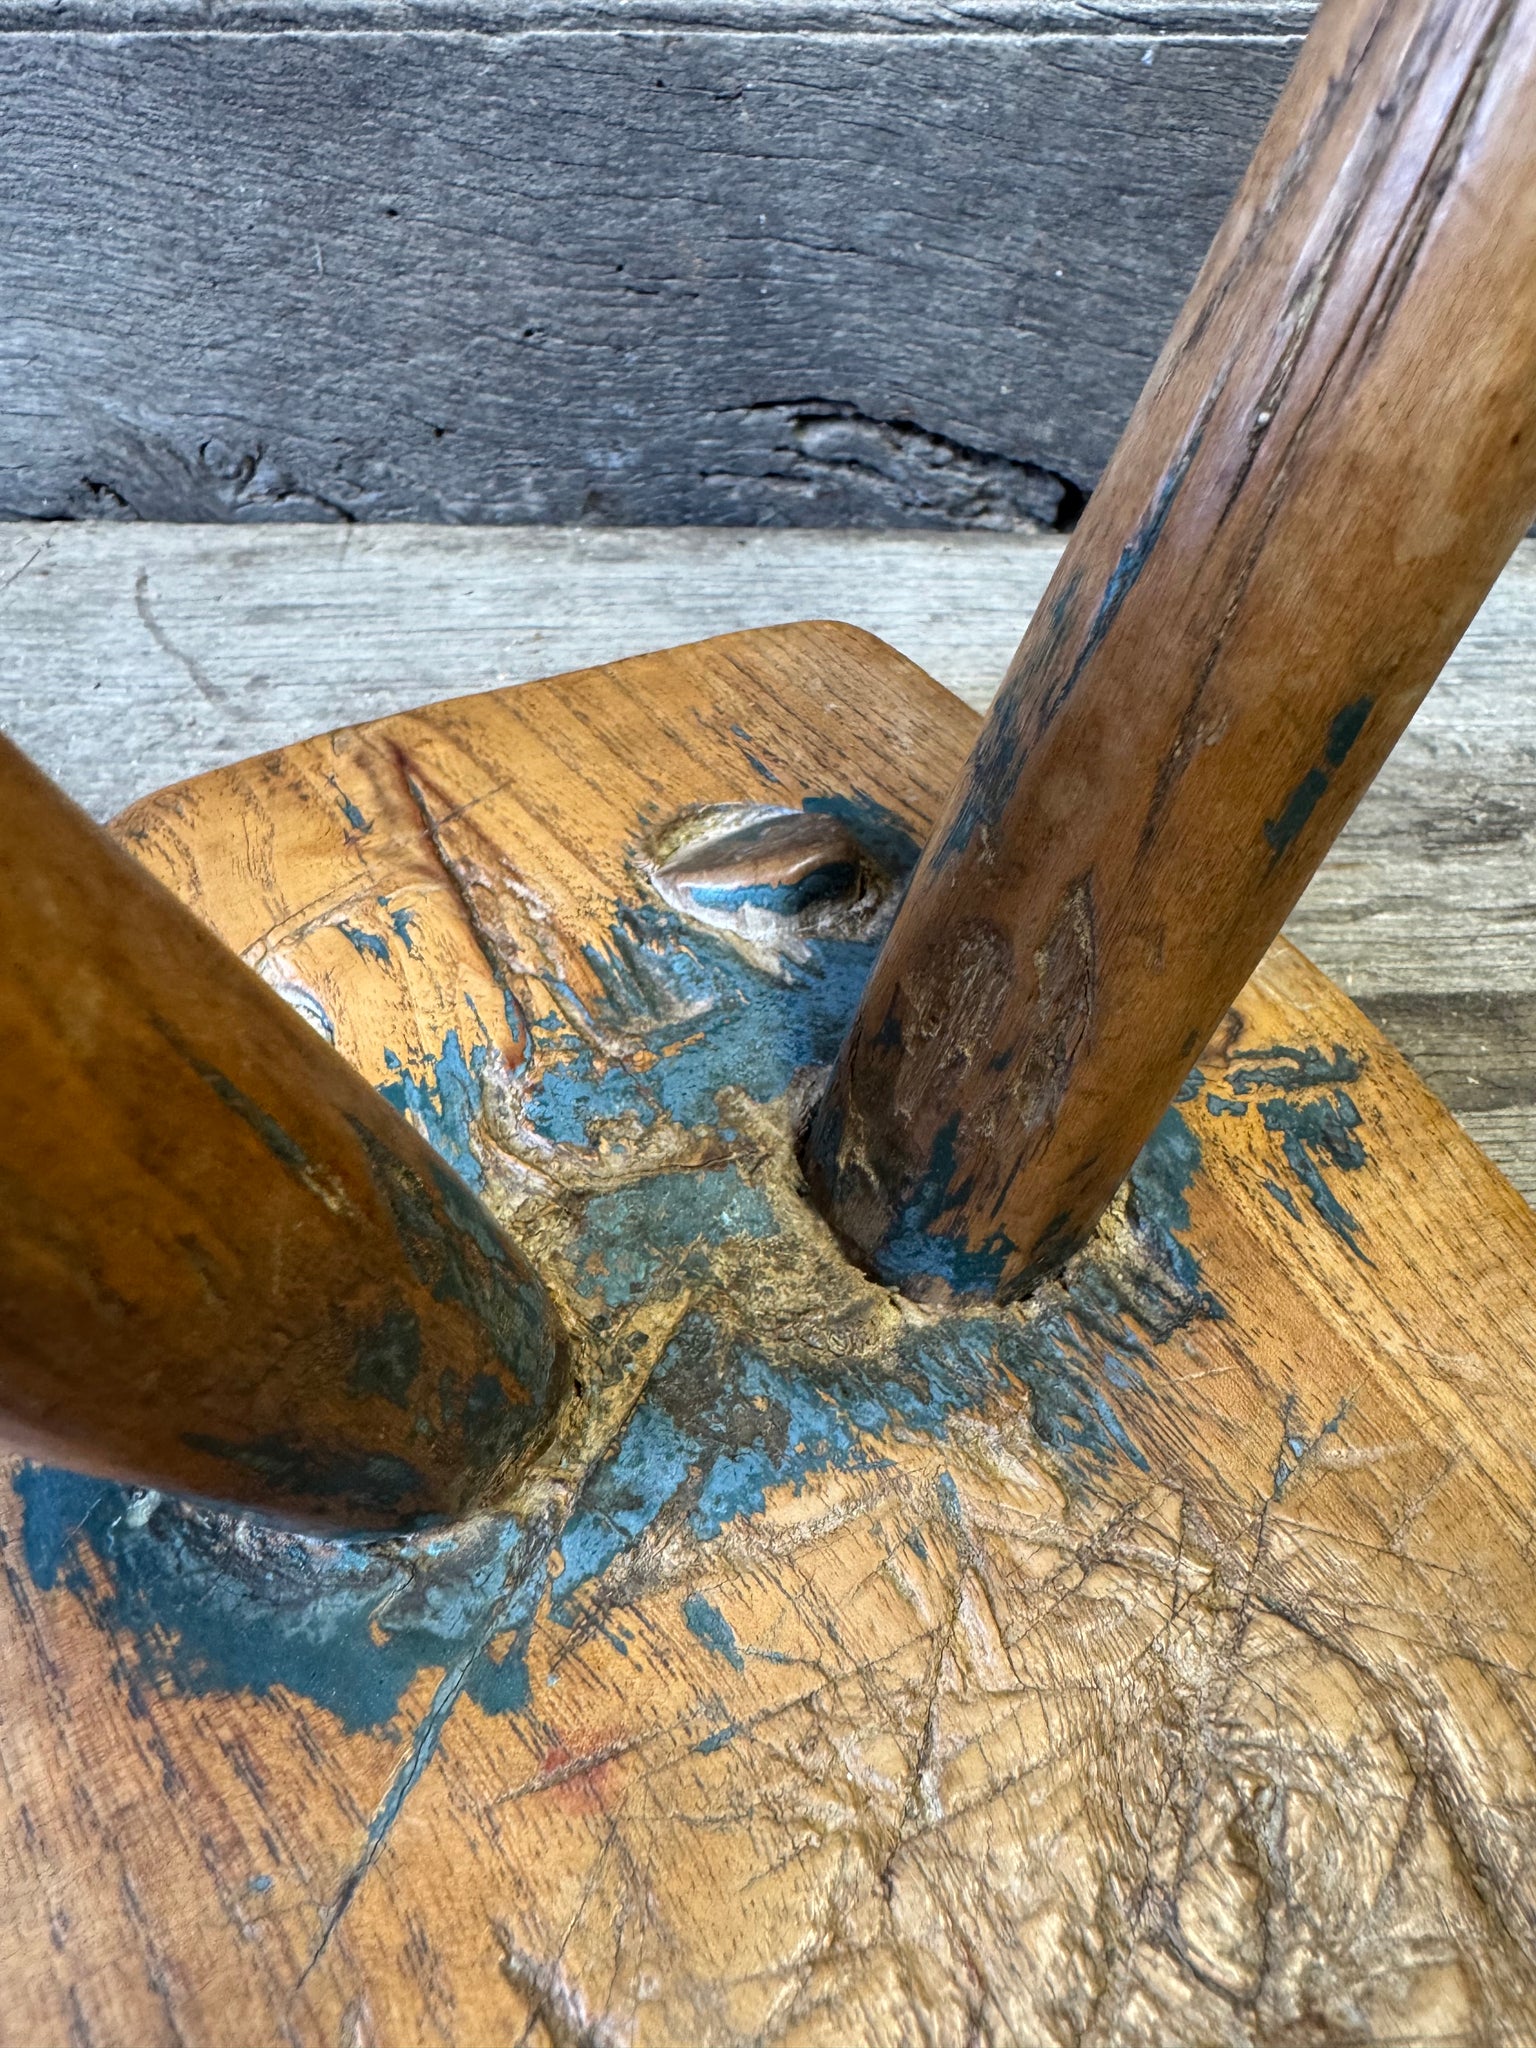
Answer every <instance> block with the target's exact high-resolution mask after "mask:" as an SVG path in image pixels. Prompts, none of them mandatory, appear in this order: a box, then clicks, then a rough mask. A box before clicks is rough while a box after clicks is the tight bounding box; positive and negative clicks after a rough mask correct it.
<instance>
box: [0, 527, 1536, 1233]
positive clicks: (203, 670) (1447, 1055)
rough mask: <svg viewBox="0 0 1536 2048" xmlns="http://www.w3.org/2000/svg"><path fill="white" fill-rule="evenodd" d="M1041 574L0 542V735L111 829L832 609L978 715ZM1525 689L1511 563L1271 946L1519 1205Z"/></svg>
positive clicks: (1017, 563)
mask: <svg viewBox="0 0 1536 2048" xmlns="http://www.w3.org/2000/svg"><path fill="white" fill-rule="evenodd" d="M1059 550H1060V543H1059V542H1058V541H1055V540H1050V539H1042V540H1029V539H1022V538H1018V537H1011V536H1001V535H991V534H966V535H937V534H856V533H839V532H820V533H817V532H787V533H760V532H719V531H716V532H709V531H697V530H695V531H676V532H646V533H632V532H623V531H620V532H605V533H595V532H589V531H563V532H562V531H553V530H547V529H522V530H517V531H501V532H492V531H486V530H467V529H448V530H444V529H440V528H439V529H434V530H431V531H427V530H412V529H403V528H387V527H378V528H371V529H362V528H359V529H339V530H337V529H323V528H322V529H317V528H314V527H308V528H305V529H303V530H296V529H286V530H271V529H269V530H266V531H264V532H261V533H259V534H258V533H249V532H247V533H241V534H232V533H229V532H227V531H225V530H223V529H220V528H215V527H208V528H197V527H179V528H178V527H160V528H155V529H142V528H134V527H125V526H104V525H92V526H85V525H81V526H49V527H15V528H11V529H8V530H3V531H0V624H3V627H4V631H3V633H0V725H3V726H4V728H5V729H6V730H7V731H8V732H10V733H11V734H12V736H13V737H14V738H16V739H17V740H18V741H19V742H20V744H21V745H22V746H24V747H25V748H26V749H27V751H28V752H29V753H31V754H33V755H34V757H35V758H36V759H37V760H39V761H40V762H41V763H42V765H43V766H44V767H46V768H47V769H48V771H49V772H50V773H51V774H53V775H55V776H57V777H58V778H59V779H60V780H61V781H63V783H64V784H65V786H66V787H67V788H68V789H69V790H70V791H71V793H72V794H74V795H75V796H76V797H77V798H78V799H80V800H81V801H82V802H84V803H85V804H86V805H87V806H88V807H89V808H91V809H92V810H94V811H95V813H96V814H97V815H98V816H103V817H105V816H108V815H110V814H111V813H112V812H113V811H115V810H117V809H119V808H121V806H122V805H123V804H125V803H127V802H128V801H129V800H130V799H131V798H132V797H135V796H138V795H142V794H144V793H145V792H146V791H148V790H151V789H154V788H158V787H160V786H162V785H164V784H166V783H169V782H173V781H176V780H178V779H180V778H181V777H183V776H186V775H189V774H194V773H197V772H198V771H199V770H201V769H203V768H208V767H213V766H217V765H220V764H222V763H224V762H229V761H233V760H236V759H239V758H240V757H242V756H244V755H247V754H251V753H256V752H260V751H261V750H263V749H264V748H267V747H272V746H278V745H281V744H282V743H283V742H285V741H288V740H292V739H293V738H294V737H295V736H296V735H299V734H301V733H308V732H317V731H320V730H323V729H325V728H327V727H330V726H333V725H337V724H341V723H343V722H345V721H347V720H349V719H352V720H355V719H358V718H366V717H377V716H381V715H384V714H386V713H388V712H391V711H397V710H403V709H406V708H408V707H409V706H411V705H415V704H421V703H424V702H427V701H429V700H431V699H433V698H436V697H440V696H445V695H451V694H454V693H457V692H462V691H467V690H474V689H482V688H491V687H494V686H495V685H497V684H498V683H504V682H509V681H514V680H519V679H523V678H530V677H534V676H539V675H550V674H557V673H559V672H560V671H562V670H565V669H569V668H577V667H581V666H583V665H584V664H587V663H591V662H596V661H600V660H603V659H606V658H608V657H611V656H613V655H616V654H622V653H626V652H630V651H632V650H634V649H637V648H643V647H660V646H667V645H672V644H676V643H679V642H682V641H687V640H692V639H698V638H702V637H704V636H706V635H708V634H711V633H720V632H728V631H732V630H734V629H737V628H739V627H743V626H750V625H764V624H768V623H770V622H772V621H774V620H782V619H793V618H811V617H816V616H818V615H821V614H825V613H828V612H832V613H835V614H837V615H840V616H843V617H846V618H848V619H850V620H852V621H853V622H854V623H855V624H858V625H862V626H864V627H866V628H868V630H870V631H871V632H875V633H878V634H879V635H880V636H881V637H882V638H883V639H886V640H889V641H890V642H891V643H892V644H893V645H895V646H897V647H899V648H901V649H902V651H903V652H904V653H906V654H909V655H910V656H911V657H912V658H913V659H914V660H916V661H918V662H919V663H920V664H921V665H922V666H923V667H924V668H926V669H927V670H928V671H929V672H930V673H931V674H933V675H936V676H937V677H938V678H939V680H940V681H941V682H944V683H946V684H948V685H949V687H950V688H951V689H954V690H956V691H957V692H958V693H959V694H960V695H961V696H962V697H964V698H965V699H966V701H967V702H968V703H971V704H973V705H975V706H976V707H977V708H978V709H979V708H982V707H983V706H985V704H986V703H987V702H988V701H989V700H990V697H991V694H992V690H993V689H994V687H995V685H996V682H997V680H998V678H999V677H1000V676H1001V675H1002V672H1003V669H1004V667H1005V666H1006V664H1007V661H1008V658H1009V656H1010V655H1011V653H1012V652H1013V648H1014V645H1015V643H1016V640H1017V637H1018V634H1019V632H1020V630H1021V629H1022V627H1023V624H1024V622H1025V621H1026V619H1027V618H1028V615H1029V613H1030V611H1031V610H1032V608H1033V606H1034V604H1035V602H1036V600H1037V598H1038V597H1039V594H1040V592H1041V591H1042V590H1043V589H1044V587H1045V584H1046V581H1047V580H1048V578H1049V575H1050V572H1051V570H1052V568H1053V567H1054V566H1055V562H1056V559H1057V556H1058V553H1059ZM1533 685H1536V545H1532V544H1529V543H1527V544H1523V545H1522V546H1521V548H1520V549H1519V550H1518V552H1517V553H1516V556H1515V559H1514V561H1513V562H1512V563H1511V565H1510V567H1509V568H1508V569H1507V570H1506V571H1505V573H1504V575H1503V576H1502V577H1501V579H1500V581H1499V583H1498V584H1497V585H1496V587H1495V589H1494V591H1493V594H1492V595H1491V597H1490V598H1489V600H1488V602H1487V604H1486V605H1485V606H1484V607H1483V610H1482V611H1481V612H1480V613H1479V615H1478V617H1477V618H1476V619H1475V620H1474V621H1473V623H1472V626H1471V627H1470V629H1469V631H1468V633H1467V635H1466V637H1465V639H1464V640H1463V642H1462V644H1461V646H1460V647H1459V648H1458V650H1457V652H1456V653H1455V655H1453V657H1452V659H1451V662H1450V664H1449V666H1448V667H1447V669H1446V672H1445V674H1444V675H1443V676H1442V678H1441V680H1440V681H1439V682H1438V683H1437V684H1436V686H1435V688H1434V689H1433V690H1432V691H1431V692H1430V695H1429V698H1428V700H1427V701H1426V703H1425V704H1424V706H1423V708H1422V709H1421V710H1420V712H1419V713H1418V715H1417V717H1416V718H1415V719H1414V721H1413V723H1412V725H1411V726H1410V727H1409V728H1408V732H1407V734H1406V735H1405V736H1404V738H1403V740H1402V741H1401V742H1400V744H1399V746H1398V748H1397V751H1396V753H1395V754H1394V755H1393V757H1392V759H1391V760H1390V761H1389V762H1388V764H1387V767H1386V769H1385V770H1384V772H1383V773H1382V775H1381V777H1380V779H1379V780H1378V781H1377V783H1376V785H1375V786H1374V788H1373V789H1372V790H1371V791H1370V793H1369V795H1368V796H1367V797H1366V799H1365V801H1364V802H1363V803H1362V805H1361V807H1360V809H1359V810H1358V811H1357V812H1356V814H1355V816H1354V818H1353V819H1352V820H1351V822H1350V824H1349V825H1348V827H1347V828H1346V830H1345V832H1344V834H1343V836H1342V838H1341V839H1340V841H1339V843H1338V845H1337V846H1336V847H1335V848H1334V850H1333V852H1332V854H1331V855H1330V856H1329V858H1328V860H1327V861H1326V862H1325V863H1324V864H1323V866H1322V868H1321V869H1320V870H1319V872H1318V875H1317V877H1316V879H1315V880H1314V881H1313V883H1312V885H1311V887H1310V888H1309V889H1308V891H1307V893H1306V895H1305V896H1304V897H1303V899H1302V901H1301V904H1300V905H1299V906H1298V909H1297V911H1296V913H1295V915H1294V916H1293V918H1292V919H1291V922H1290V924H1289V925H1288V927H1287V930H1288V931H1289V933H1290V935H1291V936H1292V937H1293V938H1294V939H1295V940H1296V941H1297V943H1298V944H1299V945H1301V946H1303V947H1305V948H1306V950H1307V951H1308V952H1310V953H1311V954H1312V956H1313V957H1314V958H1315V959H1316V960H1318V961H1319V963H1320V964H1321V965H1322V966H1324V967H1325V968H1326V969H1327V971H1328V972H1329V973H1330V974H1331V975H1332V976H1333V977H1334V978H1335V979H1336V980H1337V981H1338V982H1339V983H1340V984H1341V985H1342V986H1343V987H1344V988H1346V989H1347V990H1348V991H1349V993H1350V994H1351V995H1353V996H1354V998H1355V1000H1356V1001H1357V1002H1360V1003H1361V1004H1362V1006H1363V1007H1364V1008H1365V1009H1366V1010H1367V1012H1368V1013H1369V1014H1370V1015H1372V1016H1373V1017H1374V1018H1375V1019H1376V1020H1377V1021H1378V1022H1380V1023H1381V1024H1382V1025H1383V1026H1384V1028H1385V1029H1386V1030H1387V1031H1388V1032H1389V1033H1391V1034H1392V1035H1393V1036H1394V1037H1396V1038H1397V1039H1398V1042H1399V1043H1400V1044H1402V1045H1403V1046H1404V1048H1405V1049H1406V1050H1407V1051H1408V1052H1409V1053H1410V1055H1411V1056H1412V1057H1413V1058H1414V1059H1415V1060H1416V1062H1418V1063H1419V1064H1420V1068H1421V1071H1423V1072H1424V1073H1425V1074H1426V1076H1427V1078H1428V1079H1429V1080H1430V1082H1431V1085H1432V1086H1434V1087H1435V1088H1436V1090H1437V1091H1438V1092H1439V1093H1440V1094H1441V1095H1442V1096H1443V1098H1444V1099H1445V1100H1446V1101H1447V1102H1448V1103H1449V1104H1450V1106H1451V1107H1452V1108H1453V1109H1454V1110H1455V1111H1456V1113H1457V1115H1458V1116H1459V1117H1460V1118H1461V1120H1462V1121H1463V1123H1464V1124H1465V1125H1466V1127H1467V1129H1468V1130H1470V1131H1471V1132H1472V1134H1473V1135H1474V1136H1475V1137H1476V1138H1477V1139H1478V1140H1479V1142H1480V1143H1481V1144H1483V1145H1485V1146H1486V1147H1487V1148H1488V1150H1489V1151H1490V1152H1491V1153H1492V1154H1493V1156H1494V1158H1495V1159H1497V1160H1498V1162H1499V1163H1500V1165H1501V1166H1503V1168H1504V1169H1505V1171H1506V1172H1508V1173H1510V1174H1511V1175H1512V1176H1513V1178H1514V1180H1515V1182H1516V1184H1517V1186H1519V1187H1520V1188H1521V1189H1522V1190H1523V1191H1524V1192H1525V1193H1527V1194H1528V1195H1530V1194H1536V1081H1533V1080H1532V1079H1531V1078H1530V1077H1531V1076H1536V1014H1533V1012H1532V1009H1531V1003H1530V1001H1529V1000H1528V999H1530V998H1533V997H1536V772H1533V769H1536V686H1533ZM1480 1006H1481V1007H1480ZM1490 1006H1491V1007H1490Z"/></svg>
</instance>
